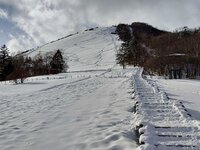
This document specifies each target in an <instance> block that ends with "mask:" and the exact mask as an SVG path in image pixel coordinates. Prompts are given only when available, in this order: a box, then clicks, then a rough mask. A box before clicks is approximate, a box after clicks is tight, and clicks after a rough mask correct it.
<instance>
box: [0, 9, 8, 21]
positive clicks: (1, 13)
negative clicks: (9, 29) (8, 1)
mask: <svg viewBox="0 0 200 150" xmlns="http://www.w3.org/2000/svg"><path fill="white" fill-rule="evenodd" d="M1 18H8V14H7V12H5V11H4V10H3V9H0V19H1Z"/></svg>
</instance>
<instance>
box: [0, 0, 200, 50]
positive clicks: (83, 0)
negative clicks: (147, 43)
mask: <svg viewBox="0 0 200 150" xmlns="http://www.w3.org/2000/svg"><path fill="white" fill-rule="evenodd" d="M0 3H4V4H5V5H9V6H11V8H12V11H10V12H9V13H8V14H9V18H10V19H11V20H12V21H13V22H14V23H15V24H16V25H17V26H18V28H20V29H21V30H23V31H24V32H25V33H26V34H27V37H28V38H29V39H30V40H29V41H32V42H33V43H32V44H31V43H29V42H28V43H29V44H25V43H27V42H26V40H27V39H26V38H23V37H22V36H18V37H15V38H12V39H11V42H8V43H9V44H10V43H11V44H12V47H13V48H14V45H16V49H18V48H19V46H20V44H21V43H24V44H23V47H24V48H25V49H28V48H30V47H31V46H35V45H41V44H44V43H46V42H49V41H51V40H54V39H57V38H60V37H62V36H64V35H66V34H69V33H72V32H77V31H79V30H83V29H84V28H86V27H91V26H97V25H100V26H109V25H115V24H118V23H123V22H124V23H131V22H134V21H143V22H147V23H150V24H152V25H154V26H156V27H161V28H164V29H174V28H177V27H180V26H185V25H188V26H195V27H196V26H198V24H200V21H199V20H200V16H199V13H200V8H199V6H200V1H199V0H192V1H188V0H182V1H174V0H168V1H166V0H148V1H147V0H124V1H122V0H73V1H72V0H64V1H63V0H37V1H36V0H9V1H8V0H0ZM7 16H8V15H7ZM23 40H24V41H23ZM17 41H18V42H17ZM13 43H15V44H13ZM17 43H18V44H17ZM17 45H18V46H17ZM26 46H27V47H26ZM28 46H29V47H28ZM17 47H18V48H17ZM20 49H21V48H20Z"/></svg>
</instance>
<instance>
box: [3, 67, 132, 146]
mask: <svg viewBox="0 0 200 150" xmlns="http://www.w3.org/2000/svg"><path fill="white" fill-rule="evenodd" d="M131 74H132V69H127V70H123V71H122V70H121V69H116V70H110V72H107V73H105V74H102V72H99V74H98V75H97V74H95V75H94V73H93V72H91V74H90V76H86V75H82V76H79V77H77V75H76V76H74V73H73V75H69V74H61V75H58V76H56V75H54V76H49V77H48V76H40V77H34V78H29V79H27V80H26V81H25V84H19V85H13V84H12V83H6V84H5V83H4V82H3V83H1V84H0V114H1V115H0V149H1V150H27V149H28V150H66V149H69V150H73V149H80V150H82V149H85V150H88V149H102V150H105V149H123V150H129V149H133V148H134V147H136V143H135V141H134V139H135V135H134V132H133V131H132V128H131V124H130V121H131V116H132V112H131V106H132V103H131V101H130V94H129V92H130V90H131V81H130V75H131ZM92 75H93V76H92ZM71 76H73V77H71ZM47 77H48V78H47ZM10 93H11V94H10Z"/></svg>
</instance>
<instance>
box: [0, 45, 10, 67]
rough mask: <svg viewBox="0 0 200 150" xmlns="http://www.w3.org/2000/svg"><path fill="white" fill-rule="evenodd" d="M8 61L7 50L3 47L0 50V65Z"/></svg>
mask: <svg viewBox="0 0 200 150" xmlns="http://www.w3.org/2000/svg"><path fill="white" fill-rule="evenodd" d="M8 59H9V50H8V48H7V47H6V45H3V46H2V47H1V49H0V61H1V63H2V64H5V62H6V61H7V60H8Z"/></svg>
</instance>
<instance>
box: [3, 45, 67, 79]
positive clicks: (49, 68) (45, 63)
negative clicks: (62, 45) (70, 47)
mask: <svg viewBox="0 0 200 150" xmlns="http://www.w3.org/2000/svg"><path fill="white" fill-rule="evenodd" d="M67 69H68V66H67V64H66V63H65V61H64V59H63V56H62V52H61V50H57V51H56V53H47V54H46V55H45V56H42V55H41V54H40V53H39V54H38V55H37V56H35V57H34V58H31V57H25V56H23V55H16V56H14V57H11V56H10V55H9V51H8V48H7V47H6V46H5V45H3V46H2V47H1V49H0V80H1V81H4V80H14V81H15V82H16V83H18V82H21V83H23V82H24V79H25V78H27V77H30V76H36V75H47V74H57V73H61V72H64V71H66V70H67Z"/></svg>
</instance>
